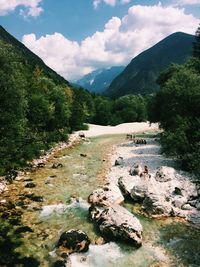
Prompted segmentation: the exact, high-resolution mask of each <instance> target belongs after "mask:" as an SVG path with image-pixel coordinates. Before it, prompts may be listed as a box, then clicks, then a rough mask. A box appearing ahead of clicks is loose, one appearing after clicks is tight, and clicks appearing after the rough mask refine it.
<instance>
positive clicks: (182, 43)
mask: <svg viewBox="0 0 200 267" xmlns="http://www.w3.org/2000/svg"><path fill="white" fill-rule="evenodd" d="M193 42H194V36H193V35H190V34H186V33H182V32H177V33H174V34H171V35H169V36H168V37H166V38H165V39H163V40H162V41H160V42H159V43H157V44H156V45H154V46H153V47H151V48H149V49H148V50H146V51H144V52H142V53H141V54H139V55H138V56H136V57H135V58H133V59H132V61H131V62H130V64H129V65H128V66H127V67H126V68H125V69H124V71H123V72H122V73H121V74H119V75H118V76H117V77H116V78H115V79H114V80H113V81H112V83H111V84H110V86H109V88H108V89H107V91H106V92H105V93H106V95H108V96H110V97H119V96H123V95H126V94H151V93H153V92H155V91H157V90H158V89H159V87H158V85H157V84H156V79H157V77H158V76H159V74H160V73H161V72H162V71H163V70H164V69H166V68H167V67H168V66H169V65H170V64H172V63H177V64H182V63H184V62H185V61H186V60H187V58H188V57H190V56H191V55H192V44H193Z"/></svg>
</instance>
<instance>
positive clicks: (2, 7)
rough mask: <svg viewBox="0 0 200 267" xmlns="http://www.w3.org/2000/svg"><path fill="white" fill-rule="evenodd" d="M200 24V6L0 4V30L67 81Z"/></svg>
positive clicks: (117, 0)
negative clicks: (24, 46)
mask: <svg viewBox="0 0 200 267" xmlns="http://www.w3.org/2000/svg"><path fill="white" fill-rule="evenodd" d="M199 23H200V0H165V1H164V0H163V1H162V0H161V1H156V0H0V25H2V26H3V27H4V28H5V29H6V30H7V31H8V32H9V33H10V34H12V35H13V36H15V37H16V38H17V39H18V40H19V41H21V42H23V44H24V45H26V46H27V47H28V48H29V49H30V50H32V51H33V52H34V53H35V54H37V55H38V56H39V57H41V58H42V59H43V61H44V62H45V63H46V64H47V65H48V66H49V67H51V68H52V69H54V70H55V71H57V72H58V73H59V74H60V75H62V76H63V77H65V78H66V79H67V80H69V81H75V80H77V79H79V78H81V77H82V76H83V75H85V74H87V73H89V72H91V71H93V70H96V69H98V68H109V67H112V66H120V65H127V64H128V63H129V62H130V61H131V59H132V58H134V57H135V56H136V55H138V54H139V53H141V52H142V51H144V50H146V49H148V48H150V47H151V46H152V45H154V44H156V43H157V42H159V41H160V40H162V39H163V38H165V37H167V36H168V35H170V34H172V33H174V32H177V31H182V32H185V33H189V34H194V33H195V31H196V29H197V27H198V24H199Z"/></svg>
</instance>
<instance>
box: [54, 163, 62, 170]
mask: <svg viewBox="0 0 200 267" xmlns="http://www.w3.org/2000/svg"><path fill="white" fill-rule="evenodd" d="M62 167H63V164H62V163H53V165H52V167H51V168H52V169H58V168H62Z"/></svg>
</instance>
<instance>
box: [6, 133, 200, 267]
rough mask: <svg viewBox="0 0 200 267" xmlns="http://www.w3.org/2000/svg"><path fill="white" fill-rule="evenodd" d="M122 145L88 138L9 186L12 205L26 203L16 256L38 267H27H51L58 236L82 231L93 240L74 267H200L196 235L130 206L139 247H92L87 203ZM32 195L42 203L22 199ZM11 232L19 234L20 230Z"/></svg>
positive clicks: (117, 139) (118, 140)
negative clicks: (140, 241)
mask: <svg viewBox="0 0 200 267" xmlns="http://www.w3.org/2000/svg"><path fill="white" fill-rule="evenodd" d="M145 136H146V137H147V135H145ZM148 137H152V136H151V135H150V136H148ZM124 142H127V140H126V139H125V135H124V134H123V135H103V136H99V137H91V138H89V139H88V138H87V139H86V140H85V141H82V142H81V143H80V144H79V145H77V146H76V147H73V148H70V149H64V150H62V151H60V152H58V153H56V154H55V155H54V157H52V158H51V160H50V161H49V162H48V163H47V164H46V165H45V167H44V168H41V169H38V170H37V171H35V172H30V173H28V174H27V175H26V176H25V177H23V179H22V180H20V181H15V182H14V183H13V184H12V185H11V186H10V192H12V197H13V201H14V202H15V203H18V204H19V201H21V202H24V206H23V205H21V207H20V206H19V208H18V209H19V210H20V209H21V210H22V215H21V225H23V226H27V227H28V229H29V228H30V229H31V231H27V232H26V231H25V232H24V233H23V234H22V237H21V239H20V240H21V241H22V243H21V244H20V245H19V246H18V247H17V249H16V251H18V252H19V253H20V254H21V255H23V256H24V257H25V256H26V257H27V258H29V257H31V258H34V259H36V260H37V262H38V263H40V264H38V265H36V264H35V265H34V264H33V265H31V263H30V262H29V263H28V265H27V266H42V267H43V266H44V267H45V266H51V264H52V263H53V262H54V261H55V260H56V258H54V257H53V256H54V255H53V253H49V252H51V251H53V250H54V248H55V245H56V242H57V241H58V239H59V236H60V234H61V233H62V232H64V231H67V230H69V229H72V228H73V229H74V228H77V229H81V230H83V231H85V232H86V233H87V234H88V236H89V237H90V239H91V240H92V245H91V246H90V250H89V252H87V253H85V254H74V255H72V256H70V258H71V265H72V267H78V266H83V267H86V266H90V267H114V266H118V267H132V266H135V267H140V266H141V267H148V266H152V267H153V266H154V267H155V266H160V267H161V266H163V267H164V266H172V267H173V266H177V267H178V266H182V267H186V266H191V267H195V266H196V267H197V266H199V263H200V245H199V240H200V231H199V230H198V229H196V228H195V227H193V226H192V225H189V224H187V223H186V222H185V221H183V220H180V219H176V218H168V219H162V220H157V219H150V218H147V217H145V216H144V215H142V214H141V213H140V207H139V206H138V205H133V203H124V206H125V207H126V208H127V209H129V210H130V211H131V212H133V213H134V214H135V215H136V216H137V217H138V218H139V219H140V221H141V223H142V225H143V229H144V234H143V236H144V238H143V246H142V247H141V248H140V249H134V248H132V247H129V246H127V245H126V244H120V243H114V242H111V243H107V244H104V245H97V244H95V243H97V242H96V241H97V240H98V238H99V233H98V231H97V230H96V228H95V227H94V225H93V224H92V223H91V222H90V220H89V219H88V205H87V197H88V195H89V194H90V193H91V192H92V191H93V190H94V189H96V188H97V187H98V186H101V185H103V184H104V183H105V181H106V178H107V174H108V173H109V169H110V168H111V164H112V161H110V158H111V155H113V153H115V148H116V146H118V145H119V146H121V144H122V143H124ZM158 153H159V151H158ZM54 163H56V164H58V163H60V164H61V167H59V168H56V169H54V168H52V166H53V164H54ZM29 182H34V184H35V187H33V188H26V187H25V185H26V184H27V183H29ZM31 194H32V195H33V196H37V197H38V199H39V197H41V200H42V201H38V199H37V198H35V200H36V199H37V201H32V200H30V198H28V200H27V199H23V197H22V196H24V195H28V196H30V195H31ZM20 197H22V198H20ZM1 199H3V200H6V201H8V199H9V196H8V195H6V194H5V195H2V196H1ZM22 199H23V200H22ZM21 204H22V203H21ZM13 227H14V229H17V228H19V225H14V226H13ZM83 259H84V260H83ZM16 266H20V265H16ZM24 266H25V265H24Z"/></svg>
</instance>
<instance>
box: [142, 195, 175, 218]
mask: <svg viewBox="0 0 200 267" xmlns="http://www.w3.org/2000/svg"><path fill="white" fill-rule="evenodd" d="M167 200H168V199H167ZM167 200H166V198H165V197H164V196H160V195H157V194H153V193H149V194H148V195H147V196H146V197H145V199H144V201H143V209H144V210H145V211H146V212H147V213H148V214H150V215H153V216H169V215H171V212H172V206H171V202H170V200H169V201H167Z"/></svg>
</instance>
